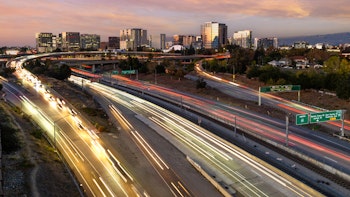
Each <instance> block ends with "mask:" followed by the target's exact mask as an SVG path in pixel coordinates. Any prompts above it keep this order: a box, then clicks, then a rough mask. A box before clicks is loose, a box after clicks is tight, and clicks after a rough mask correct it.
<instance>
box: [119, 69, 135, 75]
mask: <svg viewBox="0 0 350 197" xmlns="http://www.w3.org/2000/svg"><path fill="white" fill-rule="evenodd" d="M130 74H136V70H122V75H130Z"/></svg>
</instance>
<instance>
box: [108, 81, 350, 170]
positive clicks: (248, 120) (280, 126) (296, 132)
mask: <svg viewBox="0 0 350 197" xmlns="http://www.w3.org/2000/svg"><path fill="white" fill-rule="evenodd" d="M113 77H114V78H116V79H117V80H118V84H119V85H122V86H125V87H132V88H134V89H137V90H139V91H140V92H143V93H149V94H151V95H155V96H157V97H160V98H162V99H165V100H168V101H171V102H174V101H175V102H177V103H178V105H179V106H186V107H188V108H189V109H191V110H193V111H196V112H198V113H201V114H205V115H208V116H210V117H212V118H214V119H216V120H218V121H220V122H223V123H225V124H229V125H231V126H234V125H235V123H234V120H235V119H236V126H237V128H239V129H242V130H244V131H247V132H250V133H254V134H255V135H259V136H261V137H264V138H266V139H269V140H273V141H274V142H276V143H278V144H281V145H284V144H285V142H286V135H285V122H283V121H281V120H276V119H272V118H271V117H268V116H266V115H261V114H257V113H254V112H250V111H248V110H244V109H241V108H237V107H232V106H227V105H224V104H222V103H220V102H215V101H211V100H206V99H203V98H198V97H196V96H192V95H188V94H185V93H181V92H176V91H173V90H170V89H167V88H164V87H159V86H155V85H151V84H144V83H141V82H139V81H132V80H130V79H125V78H123V77H120V76H113ZM289 130H290V133H289V136H288V138H289V139H288V146H289V147H290V148H293V150H296V151H300V152H301V153H304V154H306V155H308V156H309V157H312V158H314V159H316V160H317V161H320V162H322V163H325V164H327V165H328V166H330V167H331V168H335V169H338V170H339V171H341V172H345V173H346V174H350V169H349V166H350V165H349V152H350V146H349V145H348V144H347V143H346V142H344V141H342V140H339V139H336V138H332V137H330V136H326V135H324V134H320V133H315V132H314V131H310V130H308V129H306V128H302V127H298V126H291V127H290V129H289Z"/></svg>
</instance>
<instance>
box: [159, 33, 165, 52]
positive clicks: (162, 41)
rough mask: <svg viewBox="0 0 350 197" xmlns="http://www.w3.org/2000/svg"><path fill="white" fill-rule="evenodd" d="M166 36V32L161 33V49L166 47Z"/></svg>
mask: <svg viewBox="0 0 350 197" xmlns="http://www.w3.org/2000/svg"><path fill="white" fill-rule="evenodd" d="M165 39H166V36H165V34H160V49H165V42H166V40H165Z"/></svg>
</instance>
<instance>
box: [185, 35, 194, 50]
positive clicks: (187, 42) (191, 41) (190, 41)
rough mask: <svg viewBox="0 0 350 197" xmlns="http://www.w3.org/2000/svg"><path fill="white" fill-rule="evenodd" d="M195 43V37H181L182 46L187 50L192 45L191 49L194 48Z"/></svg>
mask: <svg viewBox="0 0 350 197" xmlns="http://www.w3.org/2000/svg"><path fill="white" fill-rule="evenodd" d="M195 42H196V36H193V35H185V36H183V39H182V45H183V46H184V47H186V48H187V49H189V48H190V47H191V45H192V47H194V46H193V45H194V43H195Z"/></svg>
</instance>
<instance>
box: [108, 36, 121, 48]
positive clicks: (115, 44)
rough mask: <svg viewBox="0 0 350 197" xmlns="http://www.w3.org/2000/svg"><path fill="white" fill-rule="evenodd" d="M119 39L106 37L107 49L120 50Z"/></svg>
mask: <svg viewBox="0 0 350 197" xmlns="http://www.w3.org/2000/svg"><path fill="white" fill-rule="evenodd" d="M119 44H120V37H116V36H113V37H108V48H109V49H119V48H120V45H119Z"/></svg>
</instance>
